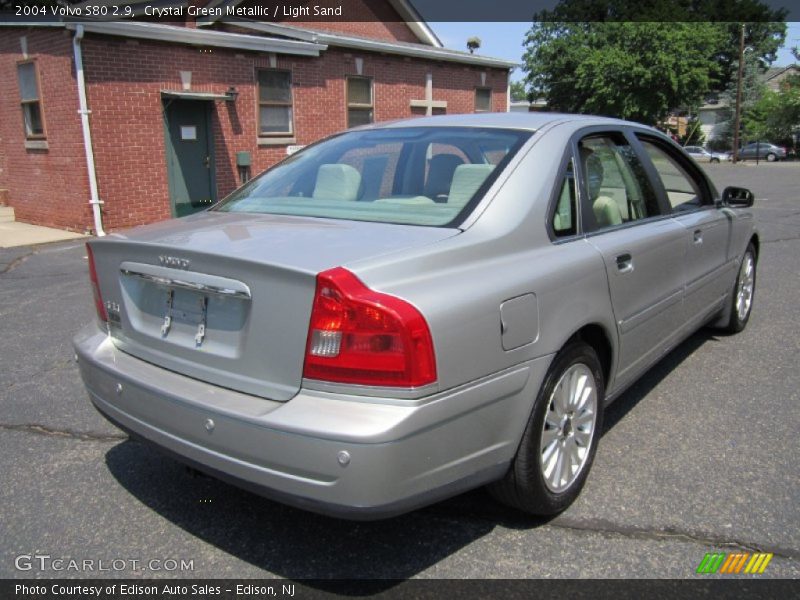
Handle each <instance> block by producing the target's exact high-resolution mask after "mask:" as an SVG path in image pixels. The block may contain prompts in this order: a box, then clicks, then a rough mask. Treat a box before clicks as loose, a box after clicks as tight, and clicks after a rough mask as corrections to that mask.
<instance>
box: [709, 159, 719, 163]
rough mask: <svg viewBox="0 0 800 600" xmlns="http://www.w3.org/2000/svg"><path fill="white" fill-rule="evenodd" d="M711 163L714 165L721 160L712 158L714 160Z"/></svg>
mask: <svg viewBox="0 0 800 600" xmlns="http://www.w3.org/2000/svg"><path fill="white" fill-rule="evenodd" d="M711 162H712V163H718V162H719V159H718V158H712V159H711Z"/></svg>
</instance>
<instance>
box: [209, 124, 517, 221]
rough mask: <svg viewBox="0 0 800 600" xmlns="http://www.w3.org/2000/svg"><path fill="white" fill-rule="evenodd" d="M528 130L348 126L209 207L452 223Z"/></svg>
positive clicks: (468, 207) (463, 213)
mask: <svg viewBox="0 0 800 600" xmlns="http://www.w3.org/2000/svg"><path fill="white" fill-rule="evenodd" d="M531 133H532V132H530V131H517V130H508V129H491V128H475V127H404V128H386V129H367V130H363V131H350V132H347V133H343V134H341V135H337V136H335V137H332V138H329V139H327V140H324V141H322V142H320V143H318V144H314V145H313V146H309V147H308V148H306V149H304V150H302V151H300V152H298V153H296V154H294V155H292V156H290V157H289V158H287V159H286V160H284V161H283V162H281V163H279V164H278V165H276V166H274V167H273V168H271V169H269V170H268V171H266V172H265V173H263V174H262V175H260V176H258V177H256V178H254V179H253V180H251V181H249V182H248V183H246V184H245V185H244V186H242V187H241V188H239V189H238V190H236V191H235V192H233V193H232V194H231V195H230V196H228V197H227V198H226V199H225V200H223V201H222V202H221V203H220V204H218V205H217V206H216V207H214V208H213V209H212V210H218V211H222V212H251V213H271V214H281V215H300V216H309V217H323V218H331V219H351V220H359V221H376V222H382V223H404V224H410V225H428V226H438V227H448V226H456V225H457V224H458V223H459V222H460V221H462V220H463V219H464V218H465V217H466V215H467V214H469V212H470V211H471V210H472V207H473V206H474V205H475V204H476V203H477V201H478V200H479V198H480V196H481V195H482V194H483V192H484V191H485V190H486V189H487V188H488V186H489V185H491V183H492V181H493V180H494V179H495V178H496V177H497V175H498V174H499V173H500V172H501V171H502V170H503V168H504V167H505V165H506V164H507V163H508V161H509V160H510V159H511V157H512V156H513V155H514V154H515V153H516V152H517V151H518V150H519V148H520V147H521V146H522V144H523V143H524V142H525V140H526V139H528V138H529V137H530V136H531Z"/></svg>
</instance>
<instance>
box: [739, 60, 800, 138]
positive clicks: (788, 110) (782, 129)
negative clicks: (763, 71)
mask: <svg viewBox="0 0 800 600" xmlns="http://www.w3.org/2000/svg"><path fill="white" fill-rule="evenodd" d="M743 122H744V129H745V134H746V135H747V137H748V139H755V140H765V141H769V142H772V143H777V144H786V145H789V146H794V144H793V141H794V133H795V132H796V131H798V130H800V75H793V76H791V77H788V78H787V79H786V80H785V81H784V82H783V83H782V85H781V89H780V91H777V92H775V91H772V90H765V91H764V93H763V94H762V96H761V98H760V99H759V100H758V101H757V102H756V103H755V104H753V106H752V107H750V108H749V109H748V110H747V111H746V112H745V114H744V119H743Z"/></svg>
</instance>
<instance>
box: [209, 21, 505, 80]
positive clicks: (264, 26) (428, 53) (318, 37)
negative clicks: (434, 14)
mask: <svg viewBox="0 0 800 600" xmlns="http://www.w3.org/2000/svg"><path fill="white" fill-rule="evenodd" d="M198 23H199V22H198ZM222 23H227V24H229V25H235V26H237V27H242V28H244V29H251V30H253V31H260V32H263V33H270V34H273V35H285V36H287V37H295V38H297V39H300V40H306V41H309V42H317V43H322V44H325V45H326V46H338V47H342V48H352V49H356V50H366V51H369V52H382V53H385V54H397V55H400V56H413V57H416V58H426V59H428V60H442V61H448V62H457V63H461V64H470V65H476V66H483V67H493V68H499V69H512V68H514V67H518V66H520V65H519V63H516V62H513V61H509V60H504V59H501V58H491V57H489V56H480V55H476V54H462V53H457V52H454V51H450V50H447V49H446V48H428V47H425V46H422V45H419V47H412V46H408V45H405V44H394V43H392V42H384V41H380V40H368V39H363V38H354V37H349V36H345V35H338V34H333V33H325V32H321V31H309V30H304V29H299V28H296V27H292V26H290V25H277V24H275V23H264V22H261V21H248V20H243V19H226V20H225V21H222ZM210 24H211V23H210V22H205V23H203V25H210Z"/></svg>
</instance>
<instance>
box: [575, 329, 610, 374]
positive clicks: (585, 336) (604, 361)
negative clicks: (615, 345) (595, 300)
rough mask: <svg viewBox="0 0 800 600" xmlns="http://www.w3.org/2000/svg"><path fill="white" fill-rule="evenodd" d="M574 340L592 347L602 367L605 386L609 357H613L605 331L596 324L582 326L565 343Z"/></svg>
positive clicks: (608, 369)
mask: <svg viewBox="0 0 800 600" xmlns="http://www.w3.org/2000/svg"><path fill="white" fill-rule="evenodd" d="M576 340H580V341H583V342H586V343H587V344H589V345H590V346H591V347H592V349H593V350H594V352H595V354H597V358H598V359H599V360H600V365H601V366H602V367H603V379H604V380H605V384H606V386H607V385H608V378H609V377H610V375H611V357H612V356H613V350H612V349H611V342H610V341H609V339H608V335H606V331H605V329H603V328H602V327H601V326H600V325H597V324H596V323H592V324H590V325H584V326H583V327H581V328H580V329H579V330H578V331H576V332H575V333H574V335H573V336H572V337H571V338H570V339H569V340H568V341H567V343H569V342H571V341H576Z"/></svg>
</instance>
